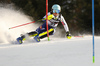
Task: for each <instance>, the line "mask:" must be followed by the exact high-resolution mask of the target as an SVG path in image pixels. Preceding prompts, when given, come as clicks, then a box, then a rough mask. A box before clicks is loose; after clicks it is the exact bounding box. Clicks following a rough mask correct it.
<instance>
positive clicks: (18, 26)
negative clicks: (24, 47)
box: [9, 19, 43, 29]
mask: <svg viewBox="0 0 100 66" xmlns="http://www.w3.org/2000/svg"><path fill="white" fill-rule="evenodd" d="M41 20H43V19H41ZM41 20H38V21H41ZM35 22H36V21H33V22H28V23H25V24H21V25H17V26H14V27H11V28H9V29H13V28H17V27H21V26H25V25H28V24H31V23H35Z"/></svg>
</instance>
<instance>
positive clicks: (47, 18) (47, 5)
mask: <svg viewBox="0 0 100 66" xmlns="http://www.w3.org/2000/svg"><path fill="white" fill-rule="evenodd" d="M46 26H47V37H48V41H49V32H48V0H46Z"/></svg>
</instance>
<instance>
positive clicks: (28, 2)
mask: <svg viewBox="0 0 100 66" xmlns="http://www.w3.org/2000/svg"><path fill="white" fill-rule="evenodd" d="M94 3H95V6H94V7H95V35H100V18H99V15H100V9H99V8H100V0H95V2H94ZM0 4H13V6H14V7H16V9H17V10H21V11H23V12H24V13H25V14H26V15H28V16H30V17H31V19H34V20H39V19H42V17H43V16H44V15H45V14H46V1H45V0H0ZM53 4H59V5H60V6H61V8H62V9H61V13H62V15H63V16H64V18H65V20H66V22H67V24H68V26H69V29H70V33H71V34H73V35H77V34H81V35H82V34H91V35H92V0H48V9H49V11H51V7H52V5H53ZM58 27H59V28H60V29H63V26H62V24H61V23H60V24H59V25H58Z"/></svg>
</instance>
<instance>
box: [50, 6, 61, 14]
mask: <svg viewBox="0 0 100 66" xmlns="http://www.w3.org/2000/svg"><path fill="white" fill-rule="evenodd" d="M52 10H53V13H55V12H56V13H60V11H61V7H60V6H59V5H58V4H54V5H53V6H52Z"/></svg>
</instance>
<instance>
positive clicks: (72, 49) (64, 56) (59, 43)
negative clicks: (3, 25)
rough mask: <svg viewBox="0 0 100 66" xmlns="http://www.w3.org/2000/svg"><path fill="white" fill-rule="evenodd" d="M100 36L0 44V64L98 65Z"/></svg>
mask: <svg viewBox="0 0 100 66" xmlns="http://www.w3.org/2000/svg"><path fill="white" fill-rule="evenodd" d="M99 42H100V37H95V63H93V62H92V49H93V48H92V37H91V36H86V37H83V38H76V37H74V38H72V39H67V38H51V40H50V41H47V39H45V40H41V42H39V43H36V42H35V43H34V42H33V43H29V42H27V43H24V44H21V45H20V44H0V66H76V65H77V66H100V60H99V59H100V51H99V50H100V44H99Z"/></svg>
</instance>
